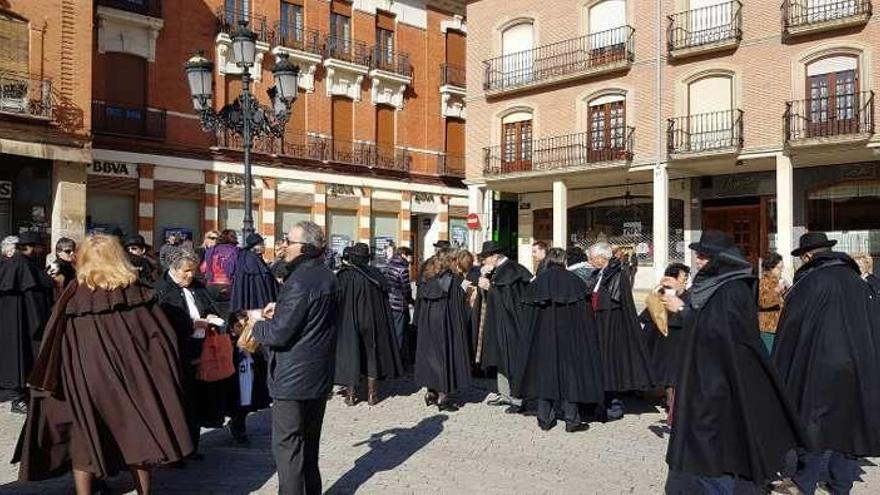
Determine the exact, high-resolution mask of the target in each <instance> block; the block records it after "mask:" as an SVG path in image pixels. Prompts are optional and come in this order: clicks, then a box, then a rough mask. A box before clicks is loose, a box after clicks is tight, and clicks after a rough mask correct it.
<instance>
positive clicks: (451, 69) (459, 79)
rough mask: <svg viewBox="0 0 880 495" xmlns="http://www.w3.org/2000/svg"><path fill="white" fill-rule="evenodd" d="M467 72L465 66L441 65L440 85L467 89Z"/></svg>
mask: <svg viewBox="0 0 880 495" xmlns="http://www.w3.org/2000/svg"><path fill="white" fill-rule="evenodd" d="M466 83H467V72H466V70H465V68H464V66H461V65H455V64H440V85H441V86H457V87H459V88H464V87H466V86H465V84H466Z"/></svg>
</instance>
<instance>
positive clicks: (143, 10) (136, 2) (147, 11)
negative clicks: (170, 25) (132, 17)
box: [97, 0, 162, 17]
mask: <svg viewBox="0 0 880 495" xmlns="http://www.w3.org/2000/svg"><path fill="white" fill-rule="evenodd" d="M97 3H98V5H103V6H105V7H111V8H114V9H119V10H125V11H127V12H134V13H135V14H141V15H147V16H150V17H162V0H98V2H97Z"/></svg>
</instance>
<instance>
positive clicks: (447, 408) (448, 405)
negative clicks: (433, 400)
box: [437, 402, 458, 412]
mask: <svg viewBox="0 0 880 495" xmlns="http://www.w3.org/2000/svg"><path fill="white" fill-rule="evenodd" d="M437 409H439V410H440V411H441V412H456V411H458V406H456V405H455V404H453V403H452V402H443V403H441V404H437Z"/></svg>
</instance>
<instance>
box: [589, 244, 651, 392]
mask: <svg viewBox="0 0 880 495" xmlns="http://www.w3.org/2000/svg"><path fill="white" fill-rule="evenodd" d="M598 277H599V271H598V270H597V271H596V272H595V273H594V274H593V277H592V278H591V280H590V282H588V284H587V287H588V289H589V290H590V292H592V288H593V287H595V285H596V280H597V279H598ZM598 295H599V305H598V308H597V311H596V313H595V314H596V322H597V323H598V326H599V347H600V349H601V351H602V366H603V368H602V369H603V376H604V377H605V390H607V391H615V392H626V391H630V390H645V389H648V388H651V387H652V386H653V384H654V380H653V379H652V376H651V359H650V357H649V355H648V349H647V347H646V345H645V339H644V338H643V335H642V326H641V325H640V324H639V316H638V313H637V312H636V305H635V302H633V297H632V286H631V285H630V282H629V278H627V276H626V273H625V272H624V271H623V270H622V265H621V263H620V260H618V259H617V258H612V259H611V260H610V261H609V262H608V266H606V267H605V271H604V274H603V276H602V281H601V286H600V287H599V291H598Z"/></svg>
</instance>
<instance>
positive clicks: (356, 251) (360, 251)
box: [349, 242, 370, 259]
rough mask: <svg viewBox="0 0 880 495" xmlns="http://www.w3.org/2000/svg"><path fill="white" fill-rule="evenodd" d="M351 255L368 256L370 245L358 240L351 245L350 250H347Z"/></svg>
mask: <svg viewBox="0 0 880 495" xmlns="http://www.w3.org/2000/svg"><path fill="white" fill-rule="evenodd" d="M349 253H350V255H351V256H357V257H360V258H367V259H369V258H370V246H367V245H366V244H364V243H363V242H359V243H357V244H355V245H354V246H352V247H351V251H349Z"/></svg>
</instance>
